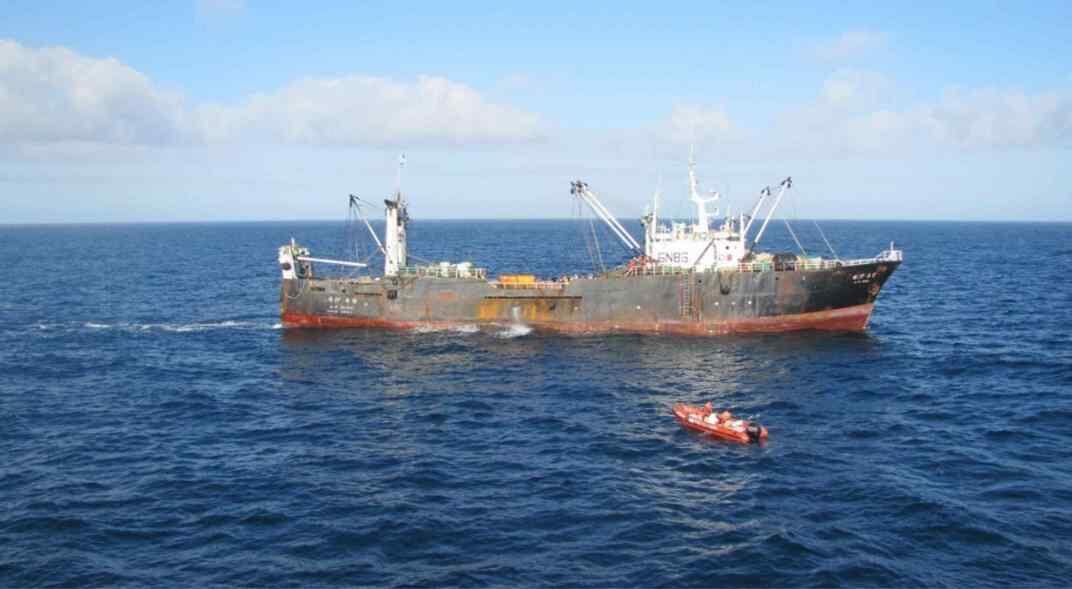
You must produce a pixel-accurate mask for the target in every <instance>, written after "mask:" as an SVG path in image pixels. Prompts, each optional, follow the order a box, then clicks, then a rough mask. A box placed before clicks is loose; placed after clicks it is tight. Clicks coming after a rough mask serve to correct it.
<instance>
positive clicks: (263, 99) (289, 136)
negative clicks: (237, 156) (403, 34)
mask: <svg viewBox="0 0 1072 589" xmlns="http://www.w3.org/2000/svg"><path fill="white" fill-rule="evenodd" d="M201 119H202V121H204V123H205V136H206V137H208V138H210V139H212V140H232V139H236V138H256V139H262V140H271V141H280V142H284V143H300V144H318V145H400V144H455V145H457V144H470V143H475V144H488V143H512V142H519V141H528V140H532V139H535V138H537V137H538V136H539V118H538V117H537V116H536V115H535V114H532V113H528V112H525V111H522V110H520V109H517V108H513V107H510V106H505V105H500V104H494V103H491V102H488V101H487V100H485V99H484V97H483V96H481V94H480V93H479V92H477V91H476V90H474V89H472V88H470V87H468V86H466V85H464V84H459V83H457V82H453V81H451V80H448V79H446V78H441V77H434V76H420V77H418V78H417V80H416V81H414V82H412V83H408V82H399V81H395V80H389V79H385V78H375V77H369V76H346V77H341V78H308V79H304V80H299V81H297V82H294V83H292V84H290V85H288V86H286V87H285V88H283V89H282V90H280V91H278V92H275V93H272V94H259V95H256V96H253V97H251V98H250V99H249V100H247V101H246V102H244V103H242V104H240V105H237V106H230V107H222V106H207V107H204V108H202V109H201Z"/></svg>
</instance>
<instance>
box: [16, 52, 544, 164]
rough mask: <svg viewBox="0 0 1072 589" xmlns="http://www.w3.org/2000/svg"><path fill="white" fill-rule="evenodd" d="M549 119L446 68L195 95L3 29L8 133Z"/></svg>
mask: <svg viewBox="0 0 1072 589" xmlns="http://www.w3.org/2000/svg"><path fill="white" fill-rule="evenodd" d="M540 128H541V127H540V119H539V117H538V116H537V115H536V114H534V113H530V112H526V111H524V110H521V109H518V108H514V107H511V106H508V105H502V104H496V103H493V102H490V101H489V100H487V99H485V98H484V97H483V96H482V95H481V94H480V93H479V92H478V91H476V90H474V89H473V88H471V87H469V86H466V85H465V84H462V83H459V82H455V81H452V80H449V79H446V78H442V77H435V76H420V77H418V78H417V79H416V80H413V81H398V80H392V79H387V78H378V77H371V76H358V75H352V76H343V77H338V78H307V79H302V80H298V81H295V82H293V83H291V84H289V85H287V86H286V87H284V88H282V89H280V90H278V91H275V92H271V93H264V94H256V95H253V96H250V97H248V98H247V99H245V100H243V101H241V102H240V103H238V104H235V105H221V104H209V103H205V104H191V103H190V101H189V100H187V99H186V98H185V97H184V96H183V95H182V94H181V93H178V92H173V91H169V90H166V89H163V88H160V87H159V86H158V85H156V84H154V83H153V82H152V81H151V80H150V79H149V78H148V77H147V76H145V75H144V74H142V73H140V72H138V71H137V70H135V69H133V68H131V67H129V66H127V65H125V64H123V63H121V62H119V61H118V60H115V59H110V58H109V59H97V58H91V57H85V56H82V55H79V54H77V53H75V52H73V51H71V50H69V49H66V48H62V47H52V48H42V49H33V48H27V47H24V46H22V45H20V44H18V43H16V42H14V41H0V137H2V138H3V142H4V143H6V144H16V145H17V144H24V143H28V144H42V143H59V142H89V143H104V144H120V145H166V144H182V143H214V142H242V141H268V142H278V143H299V144H307V145H355V146H357V145H372V146H382V145H397V144H410V145H413V144H425V145H459V144H503V143H516V142H525V141H531V140H534V139H537V138H539V137H540Z"/></svg>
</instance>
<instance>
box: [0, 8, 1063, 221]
mask: <svg viewBox="0 0 1072 589" xmlns="http://www.w3.org/2000/svg"><path fill="white" fill-rule="evenodd" d="M0 12H2V14H3V16H2V18H0V224H2V223H62V222H129V221H224V220H290V219H295V220H299V219H341V218H343V217H345V212H346V211H345V207H346V204H347V195H348V194H351V193H353V194H358V195H359V196H363V197H366V198H367V199H368V200H374V199H378V198H381V197H386V196H388V195H390V194H391V193H392V192H393V191H394V190H395V188H396V182H397V178H398V162H399V155H400V154H401V153H405V154H406V166H405V168H404V170H403V171H402V175H401V183H402V189H403V190H404V191H405V193H406V195H407V197H408V198H409V200H410V211H411V214H412V215H413V216H414V217H417V218H559V217H568V216H570V214H571V211H572V210H573V206H574V203H573V202H572V201H571V197H570V194H569V182H570V181H571V180H574V179H583V180H585V181H586V182H588V184H589V186H590V187H591V188H592V190H593V191H594V192H596V193H597V194H599V195H600V197H601V198H603V200H604V201H605V202H606V203H607V205H608V206H609V207H610V208H611V209H612V210H613V211H614V212H615V213H616V214H617V215H619V216H621V217H628V218H635V217H637V216H639V215H640V214H641V213H642V212H643V209H644V207H645V206H646V205H647V204H648V203H649V201H650V199H651V197H652V194H653V192H654V191H655V190H656V189H657V188H659V189H660V190H661V192H662V194H663V202H664V205H663V206H664V211H666V212H669V213H670V214H676V215H686V214H688V212H689V210H690V209H689V208H688V205H687V203H686V200H685V196H686V186H687V185H686V162H687V160H688V154H689V149H690V146H692V147H693V148H694V149H695V157H696V169H697V173H698V176H699V179H700V183H701V189H702V190H704V191H712V190H714V191H718V192H719V193H720V194H721V195H722V201H720V204H721V206H722V207H723V211H725V210H726V207H730V208H731V211H732V210H740V209H741V208H743V207H746V206H748V205H750V204H751V203H752V202H753V201H754V199H755V197H756V196H757V195H758V193H759V191H760V190H761V189H762V188H763V187H764V186H766V185H772V186H773V185H775V184H777V183H778V182H780V181H781V180H782V179H783V178H785V177H786V176H792V177H793V189H792V191H791V195H790V196H789V197H787V198H788V200H787V201H786V203H785V204H783V207H782V209H781V210H780V213H782V214H785V215H787V216H800V217H803V218H819V219H949V220H995V221H1000V220H1014V221H1025V220H1057V221H1072V212H1070V210H1072V207H1070V206H1069V205H1072V188H1069V186H1070V183H1069V182H1068V181H1067V179H1068V177H1069V176H1068V174H1067V171H1068V170H1069V168H1070V166H1069V163H1072V34H1070V33H1069V31H1072V3H1069V2H1068V1H1067V0H1064V1H1058V2H1045V1H1033V2H983V1H979V0H976V1H963V2H962V1H952V0H951V1H947V2H934V3H921V2H894V1H891V2H882V3H875V2H859V3H853V2H847V3H846V2H839V3H824V2H791V3H774V2H752V3H744V2H741V3H732V4H722V3H717V2H695V3H675V2H664V3H655V2H636V3H630V2H622V1H619V2H607V3H596V2H554V1H545V2H538V3H536V2H533V3H511V2H501V1H499V2H457V3H454V2H435V3H431V2H429V3H423V2H389V3H376V2H346V1H341V2H331V1H328V0H324V1H320V2H315V3H298V2H257V1H254V0H246V1H243V0H192V1H174V2H120V1H116V2H83V3H73V2H62V3H50V2H46V1H44V0H36V1H31V2H24V1H21V0H14V1H12V0H8V1H6V2H5V3H4V6H3V8H2V9H0Z"/></svg>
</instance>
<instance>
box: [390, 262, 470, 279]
mask: <svg viewBox="0 0 1072 589" xmlns="http://www.w3.org/2000/svg"><path fill="white" fill-rule="evenodd" d="M398 274H399V275H400V276H420V277H424V278H474V279H480V280H483V279H485V278H486V277H487V275H488V270H487V268H475V267H472V266H470V267H468V268H458V266H456V265H454V264H451V265H449V266H440V265H435V264H433V265H429V266H406V267H405V268H400V269H399V270H398Z"/></svg>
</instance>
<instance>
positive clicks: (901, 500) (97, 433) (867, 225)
mask: <svg viewBox="0 0 1072 589" xmlns="http://www.w3.org/2000/svg"><path fill="white" fill-rule="evenodd" d="M800 225H801V226H800V227H799V229H798V232H799V235H800V237H801V241H802V244H803V245H804V247H805V248H807V249H808V251H809V253H812V254H817V253H825V252H824V250H825V249H826V246H825V245H824V244H823V243H822V241H821V239H820V238H819V236H818V234H817V232H816V230H815V229H814V227H812V224H811V223H802V224H800ZM822 227H823V230H824V231H825V235H826V236H827V237H828V238H829V240H830V242H831V244H832V245H833V247H834V248H835V249H836V250H837V252H838V254H840V255H841V256H842V257H845V258H853V257H869V256H873V255H875V254H877V253H878V252H879V251H880V250H881V249H883V248H884V247H886V246H887V245H888V244H889V242H890V241H891V240H893V241H896V244H897V247H899V248H901V249H903V250H904V255H905V262H904V264H903V265H902V266H901V268H900V269H899V270H898V271H897V272H896V273H895V274H894V275H893V277H892V278H891V279H890V281H889V283H888V284H887V286H886V288H885V289H884V290H883V292H882V294H881V296H880V297H879V301H878V305H877V307H876V311H875V315H874V317H873V319H872V324H871V327H870V330H869V331H868V332H867V333H864V334H839V333H795V334H783V335H762V336H734V337H723V338H710V339H707V338H696V339H693V338H679V337H657V336H632V335H629V336H626V335H619V336H601V337H564V336H551V335H541V334H539V333H535V332H531V331H529V330H527V329H525V328H524V327H523V326H518V327H515V328H511V329H493V330H479V329H475V328H474V329H458V330H448V331H420V330H418V331H409V332H381V331H360V330H340V331H301V330H285V329H281V328H280V325H279V319H278V299H279V291H278V288H279V280H280V276H279V270H278V268H277V264H276V248H277V247H278V246H280V245H282V244H283V243H285V242H286V241H288V240H289V239H290V238H291V237H292V236H293V237H296V238H297V239H298V241H299V242H301V243H305V244H308V245H310V246H311V247H312V248H313V251H314V253H315V254H318V255H325V256H340V255H344V254H345V253H346V252H347V230H346V228H345V227H344V226H343V224H342V223H340V222H336V223H331V222H321V223H311V222H300V223H299V222H294V223H241V224H146V225H69V226H0V243H2V244H3V248H4V251H5V252H7V253H6V254H5V255H4V256H3V259H4V260H5V268H6V274H5V276H6V278H5V279H4V281H3V284H4V286H3V288H2V292H3V297H0V415H2V417H3V424H2V426H0V456H2V457H3V461H2V462H0V505H3V509H2V510H0V585H2V586H5V587H37V586H54V585H65V586H102V585H107V586H142V585H154V586H207V585H242V586H259V587H276V586H310V585H311V586H338V585H345V586H350V585H393V586H398V585H405V586H430V587H440V586H466V587H484V586H532V585H541V586H546V585H557V586H570V587H664V586H665V587H693V586H701V587H710V586H727V585H729V586H778V587H792V586H816V585H821V586H890V587H916V586H921V585H924V586H950V587H968V586H987V587H998V586H1009V585H1013V584H1015V585H1027V586H1064V585H1067V583H1068V582H1069V578H1072V336H1070V332H1069V326H1070V325H1072V278H1070V277H1072V225H1070V224H1056V223H1055V224H1048V223H1034V224H1011V223H1009V224H1006V223H950V222H878V221H876V222H850V221H832V222H827V223H824V224H823V225H822ZM771 230H776V231H775V232H773V233H771V235H770V238H769V239H770V243H769V244H766V245H767V246H769V247H770V248H772V249H776V250H788V251H791V250H794V249H796V246H795V245H794V244H793V242H792V240H791V239H790V237H789V236H788V234H787V233H786V232H785V231H784V229H783V228H782V227H780V225H778V224H774V223H772V229H771ZM769 231H770V230H769ZM580 235H581V234H580V231H579V227H578V223H576V222H571V221H472V222H465V221H426V220H421V219H419V218H418V219H417V220H415V221H414V223H413V225H412V227H411V231H410V247H411V251H412V252H413V253H414V254H417V255H419V256H422V257H425V258H428V259H430V260H440V259H452V260H455V261H461V260H464V259H469V260H473V261H474V262H477V263H478V264H480V265H485V266H487V267H488V268H489V269H490V273H491V274H492V275H494V274H497V273H499V272H520V271H531V270H534V271H536V272H537V273H539V274H542V275H545V276H553V275H559V274H572V273H577V272H591V271H592V264H591V262H590V259H589V254H588V252H587V250H586V249H585V247H584V245H583V239H581V237H580ZM765 240H766V238H765ZM604 254H605V255H606V256H607V259H608V260H619V259H621V254H620V251H619V250H615V249H614V248H613V245H612V244H609V243H608V244H606V247H605V249H604ZM677 401H685V402H690V403H703V402H706V401H712V402H713V403H714V405H715V406H717V407H728V408H730V409H732V410H733V411H734V412H736V413H738V414H740V415H744V416H750V417H753V418H755V419H758V420H759V421H760V422H762V423H763V424H764V425H766V426H767V427H768V428H769V430H770V432H771V434H770V436H771V438H770V442H769V443H768V444H766V445H765V446H762V447H759V446H739V445H731V444H727V443H723V442H718V441H714V440H711V439H708V438H704V437H700V436H697V435H695V434H691V433H688V432H686V431H684V430H683V429H682V428H681V427H680V426H679V425H678V424H677V423H676V422H675V421H674V420H673V418H672V417H671V414H670V405H671V404H672V403H674V402H677Z"/></svg>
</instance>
